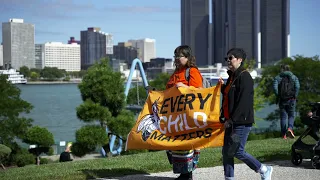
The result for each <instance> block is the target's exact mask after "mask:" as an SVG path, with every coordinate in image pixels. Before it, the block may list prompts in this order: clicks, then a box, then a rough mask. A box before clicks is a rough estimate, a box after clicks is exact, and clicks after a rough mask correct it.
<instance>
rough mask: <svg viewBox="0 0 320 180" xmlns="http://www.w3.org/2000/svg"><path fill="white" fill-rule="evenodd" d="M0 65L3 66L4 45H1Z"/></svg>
mask: <svg viewBox="0 0 320 180" xmlns="http://www.w3.org/2000/svg"><path fill="white" fill-rule="evenodd" d="M0 66H3V46H2V44H1V45H0Z"/></svg>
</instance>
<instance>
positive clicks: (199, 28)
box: [181, 0, 209, 66]
mask: <svg viewBox="0 0 320 180" xmlns="http://www.w3.org/2000/svg"><path fill="white" fill-rule="evenodd" d="M181 44H182V45H189V46H190V47H191V49H192V50H193V54H194V55H195V57H196V63H197V65H198V66H207V65H208V64H209V61H208V60H209V1H208V0H181Z"/></svg>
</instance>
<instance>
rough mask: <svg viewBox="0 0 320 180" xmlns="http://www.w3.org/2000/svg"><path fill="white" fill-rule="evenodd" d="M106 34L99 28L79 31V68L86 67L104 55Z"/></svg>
mask: <svg viewBox="0 0 320 180" xmlns="http://www.w3.org/2000/svg"><path fill="white" fill-rule="evenodd" d="M106 40H107V38H106V34H105V33H104V32H101V30H100V28H93V27H92V28H88V30H86V31H81V39H80V43H81V46H80V47H81V69H88V67H90V66H91V65H93V64H94V63H95V62H98V61H100V59H101V58H103V57H106V49H107V48H106V44H107V43H106Z"/></svg>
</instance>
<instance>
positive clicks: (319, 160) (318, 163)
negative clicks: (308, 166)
mask: <svg viewBox="0 0 320 180" xmlns="http://www.w3.org/2000/svg"><path fill="white" fill-rule="evenodd" d="M311 163H312V167H314V168H315V169H320V157H319V156H313V158H312V159H311Z"/></svg>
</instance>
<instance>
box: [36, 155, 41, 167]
mask: <svg viewBox="0 0 320 180" xmlns="http://www.w3.org/2000/svg"><path fill="white" fill-rule="evenodd" d="M37 165H38V166H39V165H40V156H37Z"/></svg>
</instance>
